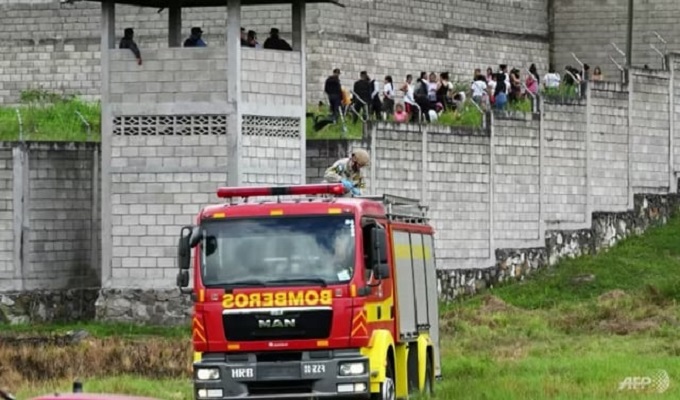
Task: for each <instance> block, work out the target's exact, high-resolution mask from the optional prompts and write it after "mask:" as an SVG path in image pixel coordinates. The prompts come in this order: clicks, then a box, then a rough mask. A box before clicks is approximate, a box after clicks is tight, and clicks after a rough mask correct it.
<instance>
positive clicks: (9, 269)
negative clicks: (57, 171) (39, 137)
mask: <svg viewBox="0 0 680 400" xmlns="http://www.w3.org/2000/svg"><path fill="white" fill-rule="evenodd" d="M0 188H1V189H0V290H3V289H7V288H12V287H13V285H14V273H15V270H14V193H13V188H14V177H13V155H12V148H10V147H3V148H1V149H0Z"/></svg>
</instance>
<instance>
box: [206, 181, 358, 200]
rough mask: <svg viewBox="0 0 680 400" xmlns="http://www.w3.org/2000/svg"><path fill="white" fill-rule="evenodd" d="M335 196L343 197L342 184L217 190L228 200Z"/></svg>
mask: <svg viewBox="0 0 680 400" xmlns="http://www.w3.org/2000/svg"><path fill="white" fill-rule="evenodd" d="M320 194H333V195H337V196H342V195H343V194H345V187H344V186H343V185H342V183H330V184H318V185H295V186H270V187H267V186H264V187H263V186H250V187H221V188H218V189H217V197H219V198H221V199H228V198H232V197H257V196H286V195H287V196H296V195H320Z"/></svg>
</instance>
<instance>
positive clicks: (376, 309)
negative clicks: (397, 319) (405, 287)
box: [361, 218, 394, 322]
mask: <svg viewBox="0 0 680 400" xmlns="http://www.w3.org/2000/svg"><path fill="white" fill-rule="evenodd" d="M361 225H362V230H363V231H362V236H363V251H364V266H365V269H364V279H365V282H366V286H367V287H368V288H369V289H370V292H369V294H368V295H367V296H366V302H367V303H369V304H371V305H370V306H369V307H370V308H369V311H368V312H369V315H371V316H372V317H375V320H376V321H375V322H382V321H390V320H393V319H394V315H393V314H394V307H393V306H392V305H391V304H387V303H388V302H386V300H388V299H390V298H391V297H392V274H393V271H392V268H390V267H389V266H390V265H391V259H392V254H391V247H392V246H390V245H389V242H390V237H389V236H390V235H389V231H388V225H387V221H385V220H379V219H373V218H364V219H363V220H362V224H361ZM376 228H378V232H377V235H385V237H384V240H385V243H387V246H385V249H386V251H385V253H386V254H381V255H380V256H381V257H380V258H381V259H383V261H384V262H385V264H386V266H387V268H386V269H387V271H386V272H387V276H386V277H382V278H380V279H376V275H375V273H374V271H373V269H372V265H371V263H372V262H373V260H372V259H371V254H372V253H373V250H372V247H373V246H374V244H375V243H374V237H375V236H374V235H375V234H374V232H373V231H374V229H376ZM383 268H384V267H383ZM378 275H379V274H378ZM371 319H372V318H371Z"/></svg>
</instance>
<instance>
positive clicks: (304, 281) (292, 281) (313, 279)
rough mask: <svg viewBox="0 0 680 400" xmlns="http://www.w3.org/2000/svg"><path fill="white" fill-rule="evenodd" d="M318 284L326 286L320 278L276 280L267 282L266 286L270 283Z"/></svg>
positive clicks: (326, 283)
mask: <svg viewBox="0 0 680 400" xmlns="http://www.w3.org/2000/svg"><path fill="white" fill-rule="evenodd" d="M306 282H308V283H318V284H319V285H321V287H326V286H328V282H326V280H325V279H321V278H289V279H276V280H273V281H267V283H268V284H272V283H277V284H278V283H306Z"/></svg>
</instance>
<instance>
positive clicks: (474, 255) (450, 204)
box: [395, 127, 493, 269]
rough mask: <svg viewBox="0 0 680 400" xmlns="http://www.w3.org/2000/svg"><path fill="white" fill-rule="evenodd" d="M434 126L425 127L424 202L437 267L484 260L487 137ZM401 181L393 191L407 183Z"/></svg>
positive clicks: (487, 249) (487, 243) (487, 246)
mask: <svg viewBox="0 0 680 400" xmlns="http://www.w3.org/2000/svg"><path fill="white" fill-rule="evenodd" d="M437 128H438V129H437ZM437 128H435V129H431V130H430V129H428V131H427V165H426V167H425V171H427V175H426V178H425V182H426V193H427V194H426V198H425V202H426V203H427V204H429V205H430V207H431V208H430V216H431V218H432V223H433V224H434V227H435V229H437V231H438V234H437V241H438V242H437V244H436V252H437V260H438V263H439V264H438V267H440V268H447V269H450V268H470V267H474V266H475V265H480V264H482V265H483V264H485V263H486V261H487V260H489V259H490V258H491V257H492V255H493V249H492V248H491V237H490V236H491V234H492V233H491V232H492V231H491V227H490V225H491V223H492V221H491V212H490V211H491V207H492V203H491V201H492V199H491V191H490V188H489V185H490V182H491V180H490V175H491V166H490V165H491V163H490V160H491V150H490V147H489V140H490V139H489V136H488V135H487V134H486V133H485V132H480V131H476V130H458V131H457V132H456V131H455V130H452V129H447V128H444V127H441V128H439V127H437ZM395 139H396V138H395ZM416 148H417V147H416ZM397 163H398V162H397ZM400 176H401V175H397V179H399V178H400ZM400 184H401V186H398V187H397V188H396V189H397V190H396V191H397V193H399V187H405V186H406V185H408V184H409V182H403V181H401V182H400ZM416 198H418V196H416Z"/></svg>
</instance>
